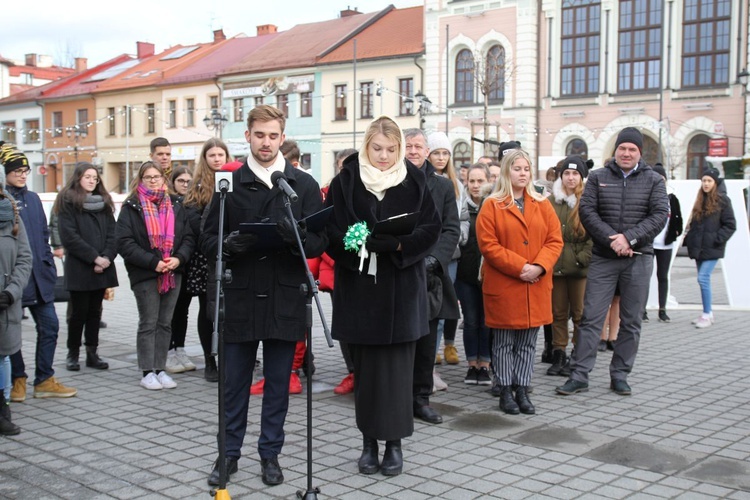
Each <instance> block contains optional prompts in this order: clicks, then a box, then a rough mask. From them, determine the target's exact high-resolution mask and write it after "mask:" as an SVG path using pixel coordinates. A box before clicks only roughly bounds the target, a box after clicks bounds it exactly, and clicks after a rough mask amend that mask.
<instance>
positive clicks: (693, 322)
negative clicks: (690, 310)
mask: <svg viewBox="0 0 750 500" xmlns="http://www.w3.org/2000/svg"><path fill="white" fill-rule="evenodd" d="M703 318H705V316H703V315H701V316H698V317H697V318H695V319H694V320H693V321H691V323H692V324H694V325H697V324H698V322H699V321H700V320H701V319H703ZM708 320H709V321H710V322H711V324H712V325H713V324H714V313H713V312H712V313H710V314H709V315H708ZM701 328H705V327H701Z"/></svg>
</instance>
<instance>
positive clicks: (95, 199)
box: [83, 194, 104, 212]
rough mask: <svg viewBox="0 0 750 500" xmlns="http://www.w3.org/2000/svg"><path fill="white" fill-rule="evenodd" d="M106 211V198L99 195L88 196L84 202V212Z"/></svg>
mask: <svg viewBox="0 0 750 500" xmlns="http://www.w3.org/2000/svg"><path fill="white" fill-rule="evenodd" d="M102 210H104V198H102V196H101V195H99V194H88V195H86V198H85V199H84V200H83V211H84V212H101V211H102Z"/></svg>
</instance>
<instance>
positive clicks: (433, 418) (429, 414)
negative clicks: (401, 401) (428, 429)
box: [414, 406, 443, 424]
mask: <svg viewBox="0 0 750 500" xmlns="http://www.w3.org/2000/svg"><path fill="white" fill-rule="evenodd" d="M414 416H415V417H417V418H418V419H420V420H424V421H425V422H427V423H428V424H442V423H443V417H441V416H440V414H439V413H438V412H436V411H435V410H433V409H432V408H430V407H429V406H417V407H416V408H414Z"/></svg>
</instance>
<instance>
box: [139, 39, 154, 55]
mask: <svg viewBox="0 0 750 500" xmlns="http://www.w3.org/2000/svg"><path fill="white" fill-rule="evenodd" d="M135 45H136V47H137V49H138V59H143V58H146V57H151V56H153V55H154V44H153V43H148V42H135Z"/></svg>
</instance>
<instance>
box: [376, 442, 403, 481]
mask: <svg viewBox="0 0 750 500" xmlns="http://www.w3.org/2000/svg"><path fill="white" fill-rule="evenodd" d="M403 468H404V456H403V453H402V452H401V440H400V439H396V440H395V441H386V442H385V453H384V454H383V463H382V465H381V466H380V471H381V472H382V473H383V475H384V476H398V475H399V474H401V471H402V470H403Z"/></svg>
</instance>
